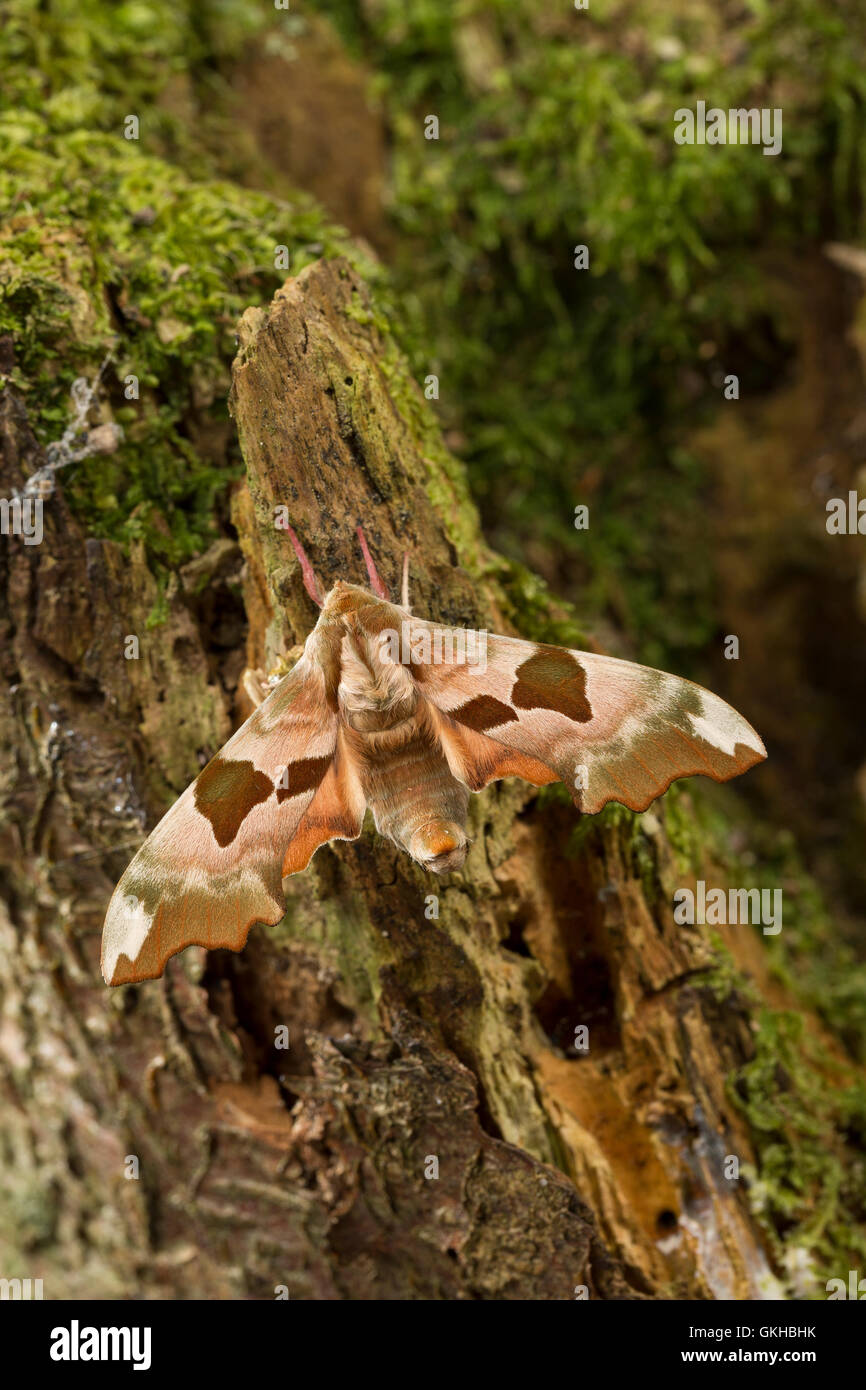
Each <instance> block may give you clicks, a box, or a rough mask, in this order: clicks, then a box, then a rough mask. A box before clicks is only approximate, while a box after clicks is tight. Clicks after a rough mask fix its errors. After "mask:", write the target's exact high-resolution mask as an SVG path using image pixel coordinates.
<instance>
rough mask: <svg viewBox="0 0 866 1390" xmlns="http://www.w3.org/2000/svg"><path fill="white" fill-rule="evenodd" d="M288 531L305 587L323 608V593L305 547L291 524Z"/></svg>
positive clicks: (315, 602) (287, 527)
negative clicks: (320, 590)
mask: <svg viewBox="0 0 866 1390" xmlns="http://www.w3.org/2000/svg"><path fill="white" fill-rule="evenodd" d="M286 532H287V534H288V537H289V540H290V541H291V542H292V549H293V550H294V552H295V554H296V555H297V557H298V564H299V565H300V567H301V574H302V575H303V579H304V588H305V589H306V591H307V593H308V594H309V595H310V598H311V599H312V600H313V603H314V604H315V605H316V607H317V608H321V606H322V595H321V594H320V593H319V584H318V581H317V579H316V576H315V574H314V572H313V566H312V565H311V564H310V562H309V560H308V559H307V554H306V551H305V550H304V547H303V546H302V545H301V542H300V541H299V540H298V538H297V536H296V535H295V533H294V531H293V530H292V528H291V526H289V525H287V526H286Z"/></svg>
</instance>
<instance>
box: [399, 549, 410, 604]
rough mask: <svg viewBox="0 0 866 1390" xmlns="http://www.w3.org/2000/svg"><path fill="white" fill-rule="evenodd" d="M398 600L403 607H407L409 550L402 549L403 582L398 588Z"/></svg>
mask: <svg viewBox="0 0 866 1390" xmlns="http://www.w3.org/2000/svg"><path fill="white" fill-rule="evenodd" d="M400 602H401V604H402V606H403V607H404V608H407V609H408V607H409V552H408V550H404V551H403V584H402V588H401V590H400Z"/></svg>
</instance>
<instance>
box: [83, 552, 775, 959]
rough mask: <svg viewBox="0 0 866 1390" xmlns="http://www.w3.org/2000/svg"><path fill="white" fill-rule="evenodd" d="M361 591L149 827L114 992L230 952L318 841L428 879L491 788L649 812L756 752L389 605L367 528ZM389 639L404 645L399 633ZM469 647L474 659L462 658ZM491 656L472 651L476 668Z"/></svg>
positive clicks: (116, 920)
mask: <svg viewBox="0 0 866 1390" xmlns="http://www.w3.org/2000/svg"><path fill="white" fill-rule="evenodd" d="M358 535H359V540H360V542H361V548H362V552H363V555H364V559H365V562H366V565H367V572H368V575H369V579H370V588H369V589H368V588H363V587H361V586H359V585H356V584H349V583H345V582H342V581H340V582H338V583H336V584H335V585H334V587H333V588H332V589H331V591H330V592H329V593H328V595H327V596H326V597H325V598H324V600H323V599H322V598H321V595H320V592H319V588H318V584H317V581H316V578H315V575H314V573H313V570H312V567H311V565H310V562H309V560H308V559H307V557H306V554H305V553H304V551H303V549H302V547H301V545H300V543H299V542H298V540H297V537H296V536H295V534H294V532H293V531H291V529H290V528H289V537H290V539H291V542H292V545H293V546H294V548H295V552H296V554H297V556H298V559H299V561H300V564H301V570H302V574H303V578H304V583H305V586H306V588H307V591H308V593H309V594H310V596H311V598H312V599H313V600H314V602H316V603H317V604H318V606H319V607H320V608H321V613H320V616H319V620H318V622H317V623H316V626H315V628H314V629H313V631H312V632H311V633H310V635H309V637H308V638H307V641H306V644H305V646H304V649H303V655H302V656H301V658H300V660H299V661H298V662H297V664H296V665H295V666H294V667H293V669H292V670H291V671H290V672H289V674H288V675H286V676H285V677H284V678H283V679H282V680H280V682H279V683H278V684H277V685H276V686H275V687H274V689H273V690H272V691H271V693H270V694H269V695H268V696H267V698H266V699H264V701H263V703H261V704H260V705H259V707H258V708H257V709H256V710H255V711H254V712H253V714H252V715H251V716H250V717H249V719H247V721H246V723H245V724H243V725H242V727H241V728H240V729H238V731H237V733H236V734H234V735H233V737H232V738H230V739H229V741H228V742H227V743H226V744H225V746H224V747H223V749H222V750H221V751H220V752H219V753H218V754H217V755H216V757H215V758H213V759H212V760H211V761H210V762H209V763H208V765H207V767H205V768H204V770H203V771H202V772H201V773H200V774H199V776H198V777H197V778H196V780H195V782H194V783H193V784H192V786H191V787H189V788H188V789H187V790H186V791H185V792H184V793H183V795H182V796H181V797H180V799H179V800H178V801H177V802H176V803H175V804H174V806H172V808H171V810H169V811H168V813H167V814H166V815H165V816H164V817H163V819H162V820H161V821H160V822H159V824H158V825H157V827H156V829H155V830H154V831H153V832H152V833H151V835H150V836H149V837H148V839H147V840H146V841H145V843H144V844H143V845H142V847H141V849H140V850H139V851H138V853H137V854H136V856H135V858H134V859H133V861H132V863H131V864H130V865H129V867H128V869H127V870H126V872H125V873H124V875H123V877H122V878H121V880H120V883H119V884H118V886H117V888H116V890H115V892H114V894H113V896H112V899H111V902H110V904H109V908H108V913H107V915H106V919H105V928H104V932H103V940H102V970H103V974H104V976H105V979H106V981H107V983H108V984H110V985H119V984H124V983H127V982H130V981H138V980H146V979H151V978H153V977H155V976H158V975H161V974H162V971H163V968H164V966H165V963H166V961H167V960H168V959H169V957H170V956H172V955H174V954H175V952H177V951H181V950H183V949H184V947H186V946H190V945H193V944H196V945H200V946H206V947H209V948H214V947H228V948H230V949H231V950H235V951H239V950H240V949H241V947H242V946H243V945H244V942H245V941H246V938H247V935H248V933H249V930H250V927H251V926H252V925H253V923H254V922H264V923H270V924H274V923H276V922H279V921H280V919H281V918H282V917H283V915H284V913H285V900H284V897H283V890H282V880H283V879H284V878H285V877H287V876H288V875H289V874H294V873H298V872H299V871H300V870H301V869H304V868H306V866H307V864H308V863H309V861H310V859H311V857H312V855H313V854H314V853H315V851H316V850H317V849H318V848H319V846H320V845H323V844H326V843H327V842H328V841H330V840H338V839H340V840H354V839H356V838H357V837H358V836H359V835H360V833H361V825H362V822H363V819H364V813H365V811H366V809H367V807H369V808H370V810H371V811H372V813H373V818H374V821H375V825H376V829H377V830H378V831H379V833H380V834H381V835H384V836H387V837H388V838H389V839H391V840H393V841H394V843H395V844H396V845H398V846H399V847H400V848H401V849H403V850H405V851H406V853H407V854H409V855H411V857H412V858H413V859H414V860H416V861H417V862H418V863H419V864H421V865H423V867H424V868H425V869H428V870H430V871H432V872H433V873H437V874H442V873H447V872H449V871H451V870H455V869H459V868H460V867H461V866H462V864H463V861H464V859H465V858H466V853H467V849H468V840H467V835H466V828H465V827H466V814H467V808H468V802H469V794H470V792H477V791H480V790H481V788H482V787H486V786H487V784H488V783H489V782H492V781H495V780H496V779H498V778H501V777H522V778H524V779H525V780H526V781H528V782H531V783H534V784H535V785H536V786H544V785H545V784H547V783H550V782H556V781H561V782H563V783H565V785H566V786H567V787H568V788H569V789H570V791H571V793H572V797H573V800H574V803H575V805H576V806H577V807H578V809H579V810H581V811H583V812H588V813H590V814H591V813H593V812H596V811H599V810H601V808H602V806H604V805H605V804H606V803H607V802H608V801H619V802H622V803H623V804H624V805H625V806H628V807H630V808H631V809H632V810H634V811H643V810H646V808H647V807H648V806H649V804H650V802H651V801H653V800H654V798H655V797H657V796H659V795H660V794H661V793H662V792H663V791H665V790H666V788H667V787H669V786H670V784H671V782H672V781H673V780H674V779H675V778H677V777H686V776H689V775H691V774H693V773H704V774H706V775H707V776H709V777H712V778H715V780H716V781H725V780H726V779H727V778H729V777H735V776H736V775H737V774H738V773H741V772H745V771H746V770H747V769H748V768H750V767H752V766H753V765H754V764H755V763H757V762H759V761H760V760H761V759H762V758H764V757H766V753H765V750H764V745H763V743H762V742H761V739H760V738H759V737H758V735H757V734H756V733H755V730H754V729H753V728H752V727H751V726H750V725H749V724H748V723H747V722H746V720H745V719H743V718H742V716H741V715H739V714H738V713H737V712H736V710H734V709H732V708H731V706H730V705H727V704H725V702H724V701H723V700H720V699H719V698H718V697H717V696H716V695H712V694H710V692H709V691H707V690H703V689H702V688H701V687H700V686H698V685H694V684H693V683H692V682H691V681H687V680H683V679H681V678H680V677H678V676H671V675H666V674H664V673H663V672H661V671H653V670H650V669H649V668H648V667H645V666H638V665H635V664H634V663H632V662H629V661H621V660H617V659H615V658H613V657H608V656H599V655H596V654H594V653H589V652H583V651H568V650H565V649H564V648H561V647H554V646H547V645H543V644H538V643H534V642H526V641H521V640H520V639H518V638H514V637H499V636H495V635H493V634H490V635H489V636H488V635H487V634H482V636H483V637H484V641H483V642H482V641H479V640H476V641H475V642H471V641H470V642H469V643H467V642H466V641H465V640H464V641H461V640H459V639H461V638H465V637H466V636H469V637H470V638H475V639H478V638H479V634H463V633H459V632H457V631H456V630H453V629H448V628H444V629H443V628H442V627H441V626H437V625H436V624H434V623H430V622H426V621H424V620H423V619H421V618H416V617H414V616H413V615H412V613H411V610H410V607H409V602H408V593H407V568H406V566H405V564H404V571H403V593H402V601H401V603H400V604H399V605H398V604H394V603H391V602H390V601H389V598H388V595H387V592H386V590H385V588H384V586H383V584H382V582H381V580H380V579H379V576H378V574H377V573H376V569H375V566H374V564H373V561H372V559H371V557H370V553H369V550H368V548H367V544H366V540H365V538H364V534H363V531H361V529H360V527H359V528H358ZM395 634H396V640H395ZM473 656H474V659H471V658H472V657H473ZM482 658H483V659H482Z"/></svg>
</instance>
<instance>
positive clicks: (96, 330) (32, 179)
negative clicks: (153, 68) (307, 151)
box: [0, 132, 375, 565]
mask: <svg viewBox="0 0 866 1390" xmlns="http://www.w3.org/2000/svg"><path fill="white" fill-rule="evenodd" d="M0 200H2V201H3V203H4V204H5V205H7V206H9V205H11V206H12V207H13V208H15V209H17V211H16V212H15V214H14V215H13V217H12V218H11V219H10V220H9V221H8V222H7V224H6V227H5V229H4V231H3V232H2V233H0V333H11V334H12V335H13V338H14V343H15V368H14V371H13V373H12V377H11V379H12V382H13V384H14V385H15V386H16V387H17V389H18V390H19V391H21V392H22V393H23V394H24V396H25V398H26V400H27V404H28V409H29V412H30V417H31V422H32V424H33V425H34V428H35V429H36V431H37V434H38V435H39V436H40V437H41V438H42V439H43V441H45V442H46V443H47V442H49V441H51V440H53V439H55V438H57V437H58V436H59V435H60V434H61V433H62V430H63V427H64V425H65V423H66V420H67V418H68V415H69V390H70V387H71V384H72V381H73V380H74V379H75V378H76V377H77V376H81V375H84V376H88V377H91V378H92V377H93V376H94V375H95V373H96V371H97V369H98V367H99V365H100V364H101V362H102V360H103V359H104V357H105V356H106V354H107V353H108V352H111V354H112V363H111V367H110V369H109V371H107V372H106V374H105V377H104V384H105V387H106V391H107V395H108V401H109V403H110V406H111V408H112V409H113V411H114V414H115V418H116V419H117V420H118V422H119V423H121V424H122V425H123V428H124V440H123V443H122V445H121V447H120V448H119V449H118V451H117V452H116V453H114V454H113V455H111V456H109V457H100V458H99V459H98V460H97V459H91V460H86V461H84V462H82V463H79V464H77V465H75V466H74V467H72V468H70V469H68V470H67V471H66V472H65V474H64V486H65V489H66V491H67V495H68V496H69V498H70V501H71V503H72V505H73V508H74V509H75V511H76V512H77V514H78V515H79V517H81V519H82V520H83V521H84V522H85V524H86V526H87V529H88V530H89V531H90V532H91V533H92V534H95V535H101V536H109V537H112V538H115V539H117V540H119V541H121V542H123V543H124V544H129V543H130V542H131V541H133V540H137V539H142V540H144V541H145V542H146V544H147V548H148V552H149V554H150V555H151V556H152V557H155V558H157V559H158V560H160V561H161V562H162V563H164V564H169V565H176V564H179V563H181V562H182V561H183V560H185V559H188V558H189V557H190V556H191V555H193V554H195V553H197V552H198V551H199V550H201V549H202V548H204V546H205V545H206V544H207V543H208V542H209V541H210V540H211V539H213V537H214V535H215V533H217V532H218V531H219V529H220V527H221V525H222V524H223V522H224V499H225V495H226V488H227V484H228V482H229V481H230V480H231V479H232V478H233V477H235V476H238V475H239V473H240V469H241V461H240V455H239V452H238V449H237V445H236V443H235V440H234V432H233V430H232V429H231V427H230V424H229V421H228V414H227V407H226V393H227V389H228V383H229V366H230V363H231V360H232V357H233V356H234V352H235V335H234V330H235V325H236V322H237V320H238V318H239V316H240V314H241V313H242V312H243V310H244V309H245V308H246V307H247V306H248V305H250V304H256V303H267V302H268V301H269V300H270V298H271V297H272V295H273V293H274V291H275V290H276V289H277V288H278V286H279V285H280V284H281V283H282V281H283V280H284V278H285V272H283V271H278V270H276V269H275V268H274V258H275V247H276V246H278V245H284V246H287V247H288V248H289V252H290V257H291V265H292V269H293V270H294V271H298V270H300V269H302V268H303V266H304V265H306V264H309V263H310V262H311V261H313V260H315V259H316V258H317V257H318V256H319V255H320V254H321V253H322V251H323V250H324V252H325V253H326V254H328V253H331V254H336V253H338V252H348V254H350V255H352V256H353V257H354V259H355V260H356V262H357V263H359V264H360V265H361V266H362V267H363V269H364V270H365V271H367V273H368V274H369V273H372V274H373V278H374V279H375V273H374V272H372V271H371V267H370V266H369V265H368V264H367V263H366V262H364V261H363V260H362V258H360V257H358V256H357V255H356V253H354V252H353V251H352V248H351V247H350V246H349V245H348V243H347V240H346V238H345V237H344V236H343V235H342V234H341V233H340V232H339V231H337V230H335V229H333V228H331V227H329V226H328V225H327V223H326V222H325V221H324V220H323V218H322V215H321V213H320V212H319V211H318V210H317V209H316V208H315V206H314V205H313V204H312V203H311V202H310V201H309V200H307V199H302V198H299V199H298V201H297V202H296V203H293V204H292V205H289V204H286V203H281V202H276V201H274V200H272V199H269V198H267V197H265V196H263V195H260V194H254V193H249V192H244V191H242V190H240V189H238V188H235V187H234V186H232V185H231V184H227V183H221V182H213V181H212V182H208V183H198V182H194V181H191V180H189V179H188V178H186V177H185V175H184V174H182V173H181V172H180V171H179V170H177V169H175V168H174V167H173V166H171V165H169V164H167V163H165V162H164V161H163V160H161V159H155V158H153V157H151V156H149V155H147V154H146V153H145V152H144V151H142V150H140V149H139V148H138V147H137V146H136V145H135V144H133V143H127V142H125V141H124V140H123V139H122V138H119V137H117V136H108V135H99V134H95V133H94V132H78V133H73V134H69V135H65V136H61V137H53V136H48V135H45V136H44V138H43V140H42V142H41V145H40V147H39V148H33V147H32V146H17V147H14V148H13V149H11V150H9V151H8V152H7V157H6V160H5V164H4V169H3V172H2V174H0ZM36 208H38V211H35V209H36ZM131 377H135V378H137V381H138V392H139V399H138V400H127V399H126V392H127V390H134V389H135V387H134V384H133V383H131V382H130V378H131Z"/></svg>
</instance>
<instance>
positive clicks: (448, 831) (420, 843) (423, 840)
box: [408, 820, 469, 874]
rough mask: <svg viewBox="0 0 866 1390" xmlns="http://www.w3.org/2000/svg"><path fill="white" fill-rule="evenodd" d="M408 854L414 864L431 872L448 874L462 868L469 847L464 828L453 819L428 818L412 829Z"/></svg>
mask: <svg viewBox="0 0 866 1390" xmlns="http://www.w3.org/2000/svg"><path fill="white" fill-rule="evenodd" d="M408 848H409V853H410V854H411V856H412V858H413V859H414V860H416V861H417V863H419V864H421V865H423V867H424V868H425V869H428V870H429V871H430V872H431V873H434V874H450V873H452V872H453V870H455V869H462V867H463V862H464V860H465V859H466V854H467V852H468V849H469V842H468V840H467V839H466V831H465V830H464V829H463V828H462V826H459V825H457V824H456V823H455V822H454V821H446V820H431V821H427V823H426V824H425V825H422V826H419V828H418V829H417V830H416V831H414V832H413V834H412V835H411V837H410V839H409V846H408Z"/></svg>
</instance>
